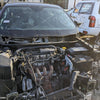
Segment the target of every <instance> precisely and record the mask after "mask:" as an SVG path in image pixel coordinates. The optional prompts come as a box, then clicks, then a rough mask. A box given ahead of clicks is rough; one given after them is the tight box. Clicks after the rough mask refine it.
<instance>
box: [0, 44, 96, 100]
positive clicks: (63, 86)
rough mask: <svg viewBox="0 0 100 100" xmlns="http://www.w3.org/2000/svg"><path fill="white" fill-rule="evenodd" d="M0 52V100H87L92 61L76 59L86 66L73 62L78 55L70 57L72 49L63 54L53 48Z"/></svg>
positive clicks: (57, 48) (35, 47)
mask: <svg viewBox="0 0 100 100" xmlns="http://www.w3.org/2000/svg"><path fill="white" fill-rule="evenodd" d="M18 45H19V44H18ZM1 48H2V49H1V51H0V99H7V100H61V99H62V100H81V98H83V99H82V100H84V98H85V97H86V95H89V96H90V97H88V98H91V95H92V94H88V93H89V92H90V91H93V90H94V89H95V86H96V80H95V79H93V78H92V77H93V75H92V73H91V70H92V69H91V68H92V61H93V59H92V58H89V57H86V56H83V57H78V59H80V60H83V59H87V60H89V62H87V61H85V62H84V60H83V62H77V61H75V60H77V59H76V58H75V56H78V55H75V54H74V56H72V55H71V54H70V53H71V52H70V50H71V49H72V48H69V49H66V50H65V49H64V48H63V49H62V48H61V47H60V46H55V45H41V46H29V45H28V46H23V47H22V48H16V49H15V50H14V49H11V48H12V45H11V47H10V46H8V47H5V46H1ZM77 48H78V47H77ZM74 49H75V48H74ZM74 49H73V50H74ZM81 52H84V50H83V51H81ZM85 52H87V51H85ZM78 61H79V60H78ZM83 63H84V64H85V65H86V67H88V68H87V69H86V67H84V65H83V66H82V64H83ZM88 64H89V66H88ZM78 67H79V68H78ZM83 67H84V68H83ZM81 69H82V70H81ZM89 71H90V72H89Z"/></svg>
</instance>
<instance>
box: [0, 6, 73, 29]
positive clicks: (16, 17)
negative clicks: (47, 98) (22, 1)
mask: <svg viewBox="0 0 100 100" xmlns="http://www.w3.org/2000/svg"><path fill="white" fill-rule="evenodd" d="M74 28H75V25H74V24H73V22H72V20H71V19H70V18H69V17H68V15H67V14H66V13H65V12H64V11H63V9H60V8H53V7H52V8H51V7H37V6H34V7H32V6H29V7H27V6H23V7H18V6H17V7H7V8H6V9H5V11H4V13H3V14H2V17H1V20H0V29H1V30H66V29H74Z"/></svg>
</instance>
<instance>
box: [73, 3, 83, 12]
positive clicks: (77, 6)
mask: <svg viewBox="0 0 100 100" xmlns="http://www.w3.org/2000/svg"><path fill="white" fill-rule="evenodd" d="M81 6H82V3H78V4H77V5H76V8H75V10H74V13H78V12H79V10H80V8H81Z"/></svg>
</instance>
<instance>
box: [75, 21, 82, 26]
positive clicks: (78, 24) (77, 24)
mask: <svg viewBox="0 0 100 100" xmlns="http://www.w3.org/2000/svg"><path fill="white" fill-rule="evenodd" d="M74 23H75V25H76V26H77V27H79V26H80V25H81V24H82V23H78V22H77V21H74Z"/></svg>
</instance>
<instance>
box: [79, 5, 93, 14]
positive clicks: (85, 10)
mask: <svg viewBox="0 0 100 100" xmlns="http://www.w3.org/2000/svg"><path fill="white" fill-rule="evenodd" d="M93 5H94V4H93V3H83V4H82V6H81V8H80V11H79V13H83V14H91V13H92V10H93Z"/></svg>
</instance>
